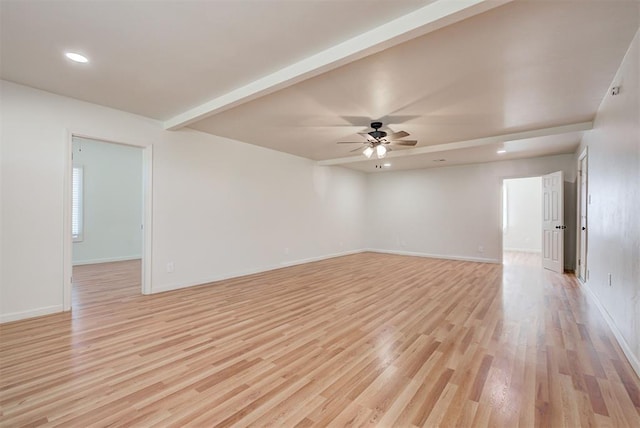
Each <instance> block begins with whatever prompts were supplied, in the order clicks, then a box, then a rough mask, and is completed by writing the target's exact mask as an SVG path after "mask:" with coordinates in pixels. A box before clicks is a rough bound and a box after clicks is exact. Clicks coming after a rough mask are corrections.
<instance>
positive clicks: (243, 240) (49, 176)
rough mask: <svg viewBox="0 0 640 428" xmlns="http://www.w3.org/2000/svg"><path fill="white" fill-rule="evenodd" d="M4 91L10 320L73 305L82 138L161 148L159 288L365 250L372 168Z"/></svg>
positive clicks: (1, 316) (156, 179)
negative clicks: (73, 173)
mask: <svg viewBox="0 0 640 428" xmlns="http://www.w3.org/2000/svg"><path fill="white" fill-rule="evenodd" d="M1 85H2V86H1V87H0V90H1V97H0V98H1V104H0V117H1V120H2V126H1V130H0V137H1V140H0V141H1V146H0V155H1V158H2V170H1V186H2V188H1V190H0V192H1V194H2V217H1V225H0V226H1V227H0V233H1V235H2V243H1V251H2V253H1V254H2V258H3V259H2V272H1V274H0V278H1V283H0V321H8V320H13V319H20V318H25V317H28V316H34V315H39V314H45V313H51V312H56V311H60V310H61V309H62V299H63V297H62V296H63V282H64V280H63V245H62V244H63V240H64V237H63V213H64V206H63V192H64V190H65V186H66V185H67V184H65V172H66V170H67V168H68V167H69V166H68V159H69V152H70V150H71V144H70V134H69V133H70V132H72V133H74V134H78V135H83V136H89V137H93V138H96V139H100V140H104V141H114V142H121V143H126V144H133V145H138V146H141V147H144V146H148V145H151V144H153V233H152V235H153V236H152V272H151V275H152V279H151V281H152V290H153V291H154V292H156V291H161V290H167V289H171V288H176V287H181V286H186V285H192V284H196V283H202V282H206V281H209V280H213V279H219V278H225V277H229V276H234V275H239V274H243V273H248V272H255V271H259V270H264V269H269V268H274V267H280V266H283V265H286V264H289V263H295V262H298V261H304V260H309V259H314V258H322V257H327V256H330V255H334V254H340V253H344V252H348V251H354V250H359V249H361V248H362V247H363V234H362V219H363V218H364V216H365V211H364V209H365V192H366V176H365V175H364V174H362V173H359V172H355V171H351V170H346V169H343V168H339V167H318V166H316V165H315V163H314V162H313V161H310V160H307V159H302V158H299V157H295V156H291V155H287V154H283V153H279V152H275V151H272V150H268V149H264V148H260V147H256V146H252V145H249V144H244V143H240V142H236V141H232V140H229V139H225V138H220V137H215V136H212V135H209V134H205V133H201V132H197V131H194V130H190V129H185V130H181V131H178V132H171V131H164V130H163V129H162V127H161V124H160V123H159V122H157V121H154V120H151V119H148V118H144V117H141V116H136V115H133V114H129V113H125V112H122V111H118V110H114V109H109V108H106V107H101V106H97V105H94V104H90V103H85V102H81V101H78V100H74V99H71V98H66V97H61V96H57V95H54V94H50V93H47V92H43V91H38V90H35V89H30V88H27V87H24V86H20V85H16V84H14V83H10V82H5V81H2V83H1ZM69 185H70V184H69ZM286 249H288V251H287V250H286ZM168 262H173V263H174V265H175V271H174V272H173V273H168V272H167V271H166V265H167V263H168Z"/></svg>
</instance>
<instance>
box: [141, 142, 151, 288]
mask: <svg viewBox="0 0 640 428" xmlns="http://www.w3.org/2000/svg"><path fill="white" fill-rule="evenodd" d="M142 198H143V202H142V203H143V206H142V216H143V217H142V294H151V272H152V264H151V257H152V254H151V253H152V249H153V233H152V231H153V146H147V147H145V148H144V150H142Z"/></svg>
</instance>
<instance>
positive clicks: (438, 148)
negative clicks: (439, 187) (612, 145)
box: [317, 122, 593, 165]
mask: <svg viewBox="0 0 640 428" xmlns="http://www.w3.org/2000/svg"><path fill="white" fill-rule="evenodd" d="M590 129H593V122H579V123H572V124H569V125H562V126H553V127H551V128H538V129H531V130H529V131H522V132H515V133H512V134H502V135H493V136H490V137H483V138H476V139H473V140H465V141H456V142H453V143H445V144H435V145H433V146H424V147H416V148H414V149H408V150H395V151H392V152H389V154H387V156H386V157H385V158H399V157H405V156H415V155H423V154H425V153H436V152H444V151H447V150H458V149H468V148H471V147H481V146H489V145H492V144H501V143H506V142H507V141H516V140H525V139H529V138H538V137H549V136H552V135H560V134H568V133H571V132H580V131H588V130H590ZM370 160H371V159H367V158H366V157H364V156H363V155H358V156H349V157H344V158H336V159H327V160H322V161H318V162H317V164H318V165H344V164H347V163H356V162H367V161H370Z"/></svg>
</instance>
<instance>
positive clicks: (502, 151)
mask: <svg viewBox="0 0 640 428" xmlns="http://www.w3.org/2000/svg"><path fill="white" fill-rule="evenodd" d="M496 153H497V154H499V155H501V154H503V153H507V151H506V150H505V149H500V150H498V151H497V152H496Z"/></svg>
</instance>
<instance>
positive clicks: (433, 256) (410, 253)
mask: <svg viewBox="0 0 640 428" xmlns="http://www.w3.org/2000/svg"><path fill="white" fill-rule="evenodd" d="M365 251H370V252H372V253H383V254H395V255H398V256H414V257H428V258H430V259H445V260H460V261H463V262H478V263H494V264H502V260H500V259H489V258H483V257H468V256H451V255H443V254H428V253H418V252H414V251H400V250H381V249H378V248H368V249H367V250H365Z"/></svg>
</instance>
